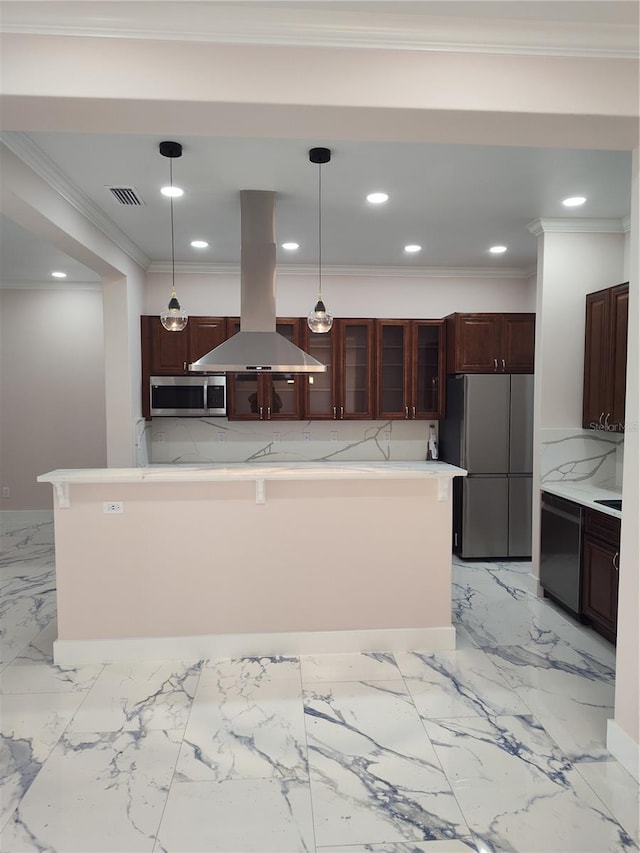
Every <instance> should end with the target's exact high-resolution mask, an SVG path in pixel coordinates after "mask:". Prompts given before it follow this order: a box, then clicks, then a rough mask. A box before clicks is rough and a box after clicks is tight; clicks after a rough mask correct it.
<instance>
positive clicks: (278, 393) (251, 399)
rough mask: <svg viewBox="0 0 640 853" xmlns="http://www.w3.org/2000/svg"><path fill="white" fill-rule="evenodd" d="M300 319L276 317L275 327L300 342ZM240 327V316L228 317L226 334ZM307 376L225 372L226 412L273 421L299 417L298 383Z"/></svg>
mask: <svg viewBox="0 0 640 853" xmlns="http://www.w3.org/2000/svg"><path fill="white" fill-rule="evenodd" d="M301 323H302V320H299V319H297V318H285V317H283V318H278V319H277V321H276V331H277V332H278V334H280V335H282V336H283V337H285V338H287V340H289V341H291V342H292V343H294V344H296V346H299V345H300V328H301ZM239 330H240V320H239V319H238V318H229V322H228V332H229V336H231V335H234V334H235V333H236V332H238V331H239ZM304 378H306V377H303V376H300V375H296V374H289V373H273V374H269V375H266V374H257V373H235V374H228V376H227V413H228V417H229V420H240V421H256V420H260V421H276V420H289V421H290V420H298V419H300V417H301V387H302V386H301V383H302V381H303V379H304Z"/></svg>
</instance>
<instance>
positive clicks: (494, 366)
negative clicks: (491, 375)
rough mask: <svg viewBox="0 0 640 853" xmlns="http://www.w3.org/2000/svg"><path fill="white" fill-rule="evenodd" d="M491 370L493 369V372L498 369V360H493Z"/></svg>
mask: <svg viewBox="0 0 640 853" xmlns="http://www.w3.org/2000/svg"><path fill="white" fill-rule="evenodd" d="M493 369H494V371H496V370H497V369H498V359H497V358H494V359H493Z"/></svg>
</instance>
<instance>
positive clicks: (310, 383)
mask: <svg viewBox="0 0 640 853" xmlns="http://www.w3.org/2000/svg"><path fill="white" fill-rule="evenodd" d="M302 348H303V349H304V350H305V351H306V352H308V353H309V354H310V355H312V356H313V357H314V358H317V359H318V361H320V362H322V364H325V365H326V366H327V370H326V372H325V373H312V374H310V375H309V376H307V377H305V378H304V380H303V381H304V383H305V384H304V389H305V390H304V394H303V416H304V417H306V418H313V419H314V420H321V419H333V420H355V419H365V418H369V419H370V418H374V417H375V382H374V363H375V362H374V359H375V346H374V320H372V319H358V320H344V319H339V320H335V321H334V323H333V327H332V329H331V331H330V332H326V333H324V334H318V333H316V332H312V331H311V330H310V329H309V328H308V327H305V335H304V340H303V343H302Z"/></svg>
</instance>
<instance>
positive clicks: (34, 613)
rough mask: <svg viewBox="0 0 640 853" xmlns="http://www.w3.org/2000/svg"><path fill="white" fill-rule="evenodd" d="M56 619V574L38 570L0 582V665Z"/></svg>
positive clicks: (48, 570)
mask: <svg viewBox="0 0 640 853" xmlns="http://www.w3.org/2000/svg"><path fill="white" fill-rule="evenodd" d="M55 615H56V591H55V572H53V571H52V570H51V569H49V568H43V567H37V568H34V569H33V570H31V571H28V570H27V571H26V572H25V574H21V575H15V576H12V577H9V578H3V579H0V663H3V664H6V663H8V662H9V661H11V660H13V658H14V657H15V656H16V655H17V654H18V653H19V652H21V651H22V649H24V647H25V646H27V645H28V644H29V643H30V642H31V640H33V638H34V637H35V636H36V635H37V634H39V633H40V631H41V630H42V629H43V628H45V627H46V626H47V625H48V623H49V622H50V621H51V620H52V619H53V618H54V617H55Z"/></svg>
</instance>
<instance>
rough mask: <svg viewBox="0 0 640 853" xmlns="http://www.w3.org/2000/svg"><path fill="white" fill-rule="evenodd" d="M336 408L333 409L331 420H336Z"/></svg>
mask: <svg viewBox="0 0 640 853" xmlns="http://www.w3.org/2000/svg"><path fill="white" fill-rule="evenodd" d="M336 408H337V407H336V406H334V407H333V419H334V421H335V420H336Z"/></svg>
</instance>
